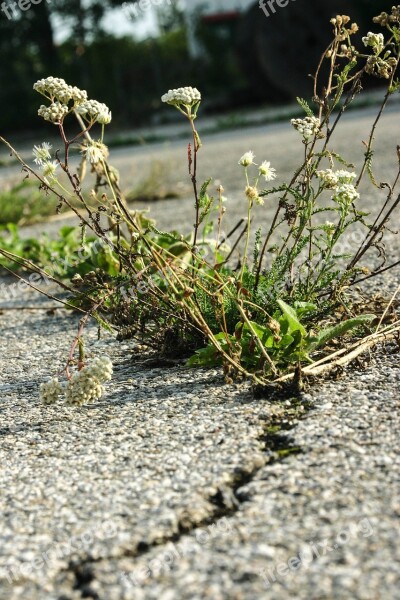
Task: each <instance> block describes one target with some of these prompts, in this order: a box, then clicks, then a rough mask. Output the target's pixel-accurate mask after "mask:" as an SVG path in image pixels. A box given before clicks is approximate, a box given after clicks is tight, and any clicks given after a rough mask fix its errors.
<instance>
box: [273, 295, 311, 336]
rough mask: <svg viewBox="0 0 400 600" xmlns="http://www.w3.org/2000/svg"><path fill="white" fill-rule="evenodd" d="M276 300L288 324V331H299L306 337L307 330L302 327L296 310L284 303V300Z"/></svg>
mask: <svg viewBox="0 0 400 600" xmlns="http://www.w3.org/2000/svg"><path fill="white" fill-rule="evenodd" d="M277 302H278V305H279V308H280V309H281V311H282V313H283V315H284V317H285V318H286V320H287V322H288V324H289V333H292V332H293V331H300V333H301V334H302V335H303V336H304V337H306V335H307V332H306V330H305V329H304V327H303V325H302V324H301V323H300V321H299V319H298V317H297V313H296V311H295V310H294V309H293V308H292V307H291V306H289V305H288V304H286V302H284V301H283V300H277Z"/></svg>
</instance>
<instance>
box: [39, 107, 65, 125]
mask: <svg viewBox="0 0 400 600" xmlns="http://www.w3.org/2000/svg"><path fill="white" fill-rule="evenodd" d="M68 113H69V108H68V106H67V105H66V104H61V102H52V103H51V104H50V106H45V105H44V104H42V105H41V107H40V108H39V110H38V115H39V117H43V119H44V120H45V121H49V122H50V123H54V124H56V125H58V124H59V123H61V122H62V121H63V119H64V117H65V116H66V115H67V114H68Z"/></svg>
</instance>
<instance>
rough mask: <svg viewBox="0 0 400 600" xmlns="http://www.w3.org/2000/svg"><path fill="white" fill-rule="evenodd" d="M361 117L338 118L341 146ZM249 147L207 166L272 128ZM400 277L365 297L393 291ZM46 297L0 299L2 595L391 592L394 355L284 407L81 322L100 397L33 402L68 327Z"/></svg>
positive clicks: (70, 599)
mask: <svg viewBox="0 0 400 600" xmlns="http://www.w3.org/2000/svg"><path fill="white" fill-rule="evenodd" d="M395 116H397V115H395ZM387 118H388V121H385V126H384V127H385V128H384V132H385V133H386V134H387V138H386V143H387V144H388V147H390V148H391V149H392V148H393V145H394V143H395V138H396V132H395V131H393V130H392V129H393V128H392V127H391V122H393V118H394V115H393V114H391V115H390V114H389V115H388V117H387ZM365 119H366V120H368V119H369V121H370V120H371V116H370V114H369V113H368V111H366V112H363V113H361V114H360V115H359V118H354V116H353V117H351V118H349V121H348V127H349V129H348V134H349V136H350V138H351V139H355V136H356V135H358V133H360V131H361V130H363V131H364V132H365V122H363V120H365ZM390 119H392V121H391V120H390ZM269 131H270V134H271V135H270V138H269V140H268V141H267V143H268V144H269V145H268V154H270V155H271V157H272V156H273V155H274V154H275V150H279V148H281V156H280V159H279V160H280V161H281V166H280V165H279V160H276V167H277V168H280V170H281V172H285V170H288V171H290V170H292V167H293V164H292V162H293V160H294V158H293V156H292V155H290V156H288V159H287V164H285V163H284V146H285V144H286V143H289V140H286V138H285V139H283V137H282V136H284V133H283V130H282V128H279V127H278V126H277V128H276V132H275V133H276V135H275V134H274V135H275V137H274V136H273V133H272V129H270V130H269ZM291 135H292V133H291ZM246 136H247V137H246ZM244 137H245V139H244V138H243V135H242V134H237V138H235V137H234V136H233V134H229V136H227V138H226V139H225V142H224V143H223V138H222V137H221V139H220V140H219V139H218V138H217V137H216V138H215V139H214V142H215V143H214V145H213V148H212V151H211V150H210V153H212V152H214V160H215V161H216V160H217V157H218V160H220V162H223V161H225V160H227V155H228V154H229V155H230V156H231V158H230V159H229V160H233V156H235V158H236V163H237V158H238V157H237V155H239V156H240V154H241V153H242V152H243V151H244V150H247V149H249V148H247V143H249V144H250V142H251V140H253V141H252V143H251V146H250V147H252V149H253V150H254V151H256V152H257V153H258V154H259V155H260V158H261V157H262V158H264V151H262V150H261V143H262V144H263V148H265V144H266V139H265V135H261V132H260V133H258V132H253V134H252V133H251V132H247V133H246V134H245V136H244ZM350 138H349V139H350ZM357 139H360V137H358V138H357ZM227 142H229V143H228V144H227ZM244 142H245V143H246V147H243V145H244ZM342 143H343V144H345V142H344V141H343V142H342ZM378 143H383V142H378ZM258 144H259V146H260V147H259V149H258V146H257V145H258ZM223 148H225V149H226V152H225V155H224V156H223V157H222V158H221V156H222V153H223ZM239 148H240V149H239ZM210 156H211V154H210ZM265 158H267V159H270V156H265ZM209 160H211V158H210V159H209ZM390 160H391V159H388V160H387V162H385V163H383V164H382V165H381V166H382V171H381V173H382V177H381V178H383V174H385V173H386V172H387V171H386V169H387V167H388V165H389V164H390ZM274 162H275V161H274ZM235 176H236V175H232V189H233V197H234V198H236V197H237V198H239V182H235V181H234V177H235ZM235 194H236V196H235ZM369 201H370V202H371V203H372V202H373V199H372V198H368V197H367V198H366V199H365V203H366V204H368V203H369ZM185 210H186V208H185V209H182V211H181V212H179V213H178V209H177V202H176V201H172V202H171V203H168V204H165V205H163V206H161V205H160V204H158V205H157V206H156V207H155V212H156V213H158V214H157V218H161V219H163V218H164V219H165V223H162V226H168V225H169V226H171V225H177V226H179V223H174V221H173V218H174V217H175V216H176V217H177V218H179V219H182V222H185V223H188V216H187V215H188V214H189V213H188V212H187V213H185ZM235 210H237V213H238V214H239V213H240V214H242V213H241V211H240V209H239V207H237V206H236V208H235ZM265 214H266V215H267V214H268V212H266V213H265ZM185 215H186V216H185ZM264 218H265V217H264ZM189 222H190V221H189ZM36 231H37V230H35V229H31V230H30V232H28V233H32V232H36ZM388 252H389V255H390V257H391V258H394V257H397V256H398V241H396V238H395V237H393V238H391V242H390V244H389V247H388ZM399 274H400V272H399V270H397V271H396V270H393V271H391V273H390V276H386V277H384V278H380V279H379V280H378V279H377V280H376V281H375V282H374V283H373V285H371V286H370V288H369V289H370V292H372V291H384V292H385V293H387V294H388V293H390V292H391V291H394V290H395V289H396V287H397V285H398V280H399ZM0 284H1V286H0V287H1V289H2V291H3V292H4V291H5V290H6V289H8V290H10V289H15V288H12V287H10V286H13V283H12V282H11V281H10V280H9V279H4V280H2V281H1V282H0ZM51 305H52V302H51V301H49V300H46V299H43V298H41V297H39V296H38V295H37V294H36V293H35V292H32V291H30V290H20V289H18V292H17V293H16V294H15V297H12V296H9V297H8V298H7V297H6V295H5V294H4V293H3V294H2V296H1V297H0V329H1V339H2V353H1V356H0V373H1V375H0V415H1V417H0V419H1V420H0V440H1V441H0V465H1V475H0V512H1V515H2V519H1V522H0V598H1V600H14V599H17V598H24V599H25V598H26V599H29V600H78V599H80V598H93V599H101V600H114V599H115V600H125V599H127V600H131V599H132V600H136V599H138V600H141V599H149V600H153V599H154V600H156V599H157V600H175V599H177V600H180V599H182V600H186V599H187V600H191V599H193V600H197V599H199V600H200V599H210V600H220V599H221V600H225V599H228V600H230V599H232V600H242V599H243V600H254V599H256V598H257V599H258V598H261V599H266V600H267V599H268V600H269V599H271V600H280V599H282V600H286V599H292V598H294V599H300V600H302V599H304V600H306V599H307V600H309V599H312V600H320V599H321V600H322V599H324V600H325V599H326V600H331V599H334V600H336V599H337V600H342V599H343V600H351V599H360V600H381V599H382V600H386V599H390V600H392V599H394V600H396V599H398V598H399V599H400V591H399V590H400V560H399V559H400V552H399V544H398V539H399V526H398V523H399V512H400V503H399V491H400V485H399V483H400V482H399V479H400V475H399V458H398V445H399V433H400V432H399V389H400V364H399V354H398V348H397V346H396V345H390V344H388V345H387V346H386V348H380V349H379V350H378V351H377V352H375V353H374V354H373V355H372V356H371V357H370V361H369V364H365V365H364V366H360V365H359V366H358V367H356V368H352V369H348V370H347V371H346V372H345V373H344V374H343V376H342V377H341V378H340V379H338V380H337V381H333V380H330V381H326V382H321V383H320V384H318V385H316V386H314V387H313V388H312V389H311V390H309V391H308V392H307V393H304V394H303V396H302V397H301V399H300V401H298V400H297V401H296V403H294V401H292V402H291V401H290V400H286V401H285V402H286V404H285V402H277V401H272V399H271V398H264V399H254V397H253V395H252V393H251V390H250V388H249V385H248V384H247V383H242V384H237V385H234V386H225V385H224V384H223V381H222V378H221V374H220V372H219V371H218V370H211V371H209V370H195V371H193V370H188V369H186V368H185V367H184V366H175V367H172V368H168V369H167V368H162V367H155V366H154V365H153V366H152V365H151V364H148V363H145V359H146V357H145V356H143V355H141V354H138V353H135V354H134V355H133V353H134V347H133V346H132V345H131V344H128V343H126V342H123V343H120V344H118V343H116V342H114V340H113V339H112V337H111V336H108V335H103V336H102V338H101V339H100V340H98V339H97V329H96V328H95V327H94V325H90V326H89V327H88V329H87V337H86V339H87V346H88V350H89V351H90V353H91V354H92V355H93V356H101V355H104V354H107V355H109V356H112V358H113V362H114V365H115V374H114V377H113V380H112V382H111V383H110V384H107V392H106V394H105V396H104V397H103V398H102V399H101V401H99V402H98V403H97V404H94V405H91V406H86V407H82V408H78V409H77V408H69V407H66V406H64V405H62V404H60V405H59V406H51V407H44V406H41V405H40V404H39V401H38V385H39V384H40V382H41V381H44V380H45V379H46V378H47V377H48V376H49V375H53V374H54V373H55V372H56V371H57V370H59V369H60V368H62V365H63V361H65V358H66V354H67V352H68V348H69V345H70V343H71V342H72V339H73V336H74V334H75V331H76V327H77V325H78V319H79V317H78V316H77V314H71V313H69V312H68V311H66V310H63V309H60V308H57V310H56V311H54V310H47V308H48V307H50V306H51ZM15 306H19V307H21V308H20V309H19V310H9V308H10V307H15ZM22 307H25V308H24V309H23V308H22ZM26 307H30V309H29V310H28V309H27V308H26ZM34 308H36V309H37V310H33V309H34ZM309 407H311V408H310V409H309V410H308V408H309ZM285 415H286V416H285ZM276 424H279V427H280V428H281V431H278V432H277V431H276V427H275V425H276ZM285 426H286V429H287V430H285ZM282 427H283V428H284V430H282Z"/></svg>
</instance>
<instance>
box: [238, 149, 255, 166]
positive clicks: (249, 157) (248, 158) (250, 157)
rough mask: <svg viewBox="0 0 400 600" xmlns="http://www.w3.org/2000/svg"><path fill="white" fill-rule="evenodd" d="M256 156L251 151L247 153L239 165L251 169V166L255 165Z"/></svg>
mask: <svg viewBox="0 0 400 600" xmlns="http://www.w3.org/2000/svg"><path fill="white" fill-rule="evenodd" d="M254 159H255V154H254V152H252V151H251V150H249V151H248V152H245V153H244V154H243V156H242V158H241V159H240V160H239V163H238V164H239V165H241V166H242V167H249V166H250V165H254Z"/></svg>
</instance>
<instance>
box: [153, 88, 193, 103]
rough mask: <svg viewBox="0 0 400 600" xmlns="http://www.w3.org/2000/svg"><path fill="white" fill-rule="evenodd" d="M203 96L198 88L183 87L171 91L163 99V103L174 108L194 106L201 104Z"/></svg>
mask: <svg viewBox="0 0 400 600" xmlns="http://www.w3.org/2000/svg"><path fill="white" fill-rule="evenodd" d="M200 100H201V94H200V92H199V90H198V89H197V88H192V87H181V88H177V89H175V90H169V91H168V93H167V94H164V95H163V96H162V97H161V101H162V102H165V103H166V104H171V105H172V106H178V105H179V104H184V105H185V106H193V105H194V104H196V103H197V102H200Z"/></svg>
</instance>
